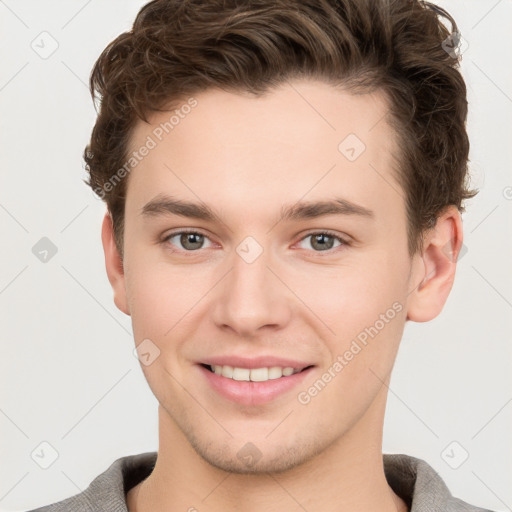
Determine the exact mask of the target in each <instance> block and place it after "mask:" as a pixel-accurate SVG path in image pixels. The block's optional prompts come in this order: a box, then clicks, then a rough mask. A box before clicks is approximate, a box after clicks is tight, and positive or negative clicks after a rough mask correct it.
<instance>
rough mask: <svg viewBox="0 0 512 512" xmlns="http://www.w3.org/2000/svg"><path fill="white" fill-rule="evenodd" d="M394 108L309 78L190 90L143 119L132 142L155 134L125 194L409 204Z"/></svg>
mask: <svg viewBox="0 0 512 512" xmlns="http://www.w3.org/2000/svg"><path fill="white" fill-rule="evenodd" d="M387 114H388V104H387V101H386V98H385V96H384V95H383V94H382V93H378V92H377V93H372V94H360V95H353V94H351V93H349V92H347V91H343V90H341V89H337V88H334V87H333V86H330V85H328V84H325V83H323V82H317V81H306V80H302V81H294V82H287V83H285V84H283V85H282V86H280V87H278V88H275V89H272V90H270V91H268V92H267V93H266V94H265V95H263V96H261V97H255V96H253V95H250V94H249V93H240V92H237V93H232V92H227V91H222V90H217V89H211V90H208V91H205V92H202V93H200V94H197V95H195V96H194V97H193V98H184V99H183V101H182V102H181V103H180V102H177V103H175V104H174V105H173V107H172V109H171V110H169V111H165V112H158V113H153V114H152V115H151V116H150V117H149V121H150V124H147V123H143V122H139V123H138V124H137V125H136V127H135V129H134V131H133V134H132V138H131V147H130V149H131V150H137V149H138V148H141V147H142V146H144V145H147V143H148V141H149V140H151V143H150V145H151V146H152V149H151V150H150V151H148V152H146V153H147V155H146V156H145V157H144V158H143V159H141V161H140V163H138V164H137V166H136V168H134V169H133V171H132V172H131V173H130V177H129V183H130V186H129V187H128V199H127V202H129V201H130V202H132V203H133V205H135V206H137V207H138V208H141V207H142V206H143V204H145V203H146V202H147V201H149V200H151V199H152V198H153V197H154V196H155V195H157V194H159V193H162V192H170V193H173V195H177V196H180V197H184V198H186V199H196V200H197V199H201V200H203V201H204V202H206V203H208V201H207V198H208V197H215V198H216V199H217V201H218V202H220V203H222V204H223V206H225V207H226V208H228V207H229V205H232V206H233V207H234V208H235V207H242V206H244V205H245V206H248V201H249V202H250V203H252V206H253V207H256V206H258V205H259V206H260V207H261V206H263V205H265V206H266V207H267V208H270V207H271V206H272V205H275V206H276V208H277V207H278V205H279V204H282V203H290V202H293V201H296V200H299V199H301V198H305V199H308V200H314V199H320V198H321V199H325V197H326V194H327V195H329V194H330V193H331V192H332V191H333V189H336V192H339V193H343V196H344V197H346V198H347V199H349V200H353V201H354V202H357V203H360V204H365V203H366V204H368V205H370V204H371V203H373V204H372V206H371V208H372V209H378V207H379V204H378V203H380V207H381V208H385V207H386V204H385V203H386V202H387V203H395V207H396V206H403V205H397V204H396V203H397V200H398V202H400V201H401V202H403V192H402V190H401V187H400V185H399V184H398V183H397V182H396V181H395V174H396V173H395V168H396V161H395V158H396V157H397V144H396V135H395V133H394V131H393V129H392V128H391V127H390V126H389V125H388V123H387V121H386V118H387ZM337 195H339V194H337ZM306 196H307V197H306ZM387 206H388V207H389V206H390V204H388V205H387ZM253 210H254V208H253ZM253 213H254V212H253Z"/></svg>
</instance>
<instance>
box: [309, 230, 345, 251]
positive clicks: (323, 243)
mask: <svg viewBox="0 0 512 512" xmlns="http://www.w3.org/2000/svg"><path fill="white" fill-rule="evenodd" d="M307 239H311V242H310V244H309V245H310V247H312V248H313V250H314V251H315V252H324V251H329V250H331V249H332V248H333V246H334V244H335V242H339V245H338V246H336V247H341V246H344V245H349V243H348V242H347V241H346V240H344V239H343V238H341V237H340V236H338V235H335V234H334V233H331V232H329V231H318V232H316V233H309V234H308V235H306V236H305V237H304V238H302V239H301V241H300V242H299V243H302V242H304V241H305V240H307ZM310 247H306V249H309V248H310ZM336 247H335V248H336Z"/></svg>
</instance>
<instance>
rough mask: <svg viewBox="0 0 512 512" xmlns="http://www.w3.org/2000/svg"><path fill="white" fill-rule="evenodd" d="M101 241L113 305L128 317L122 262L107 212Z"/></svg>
mask: <svg viewBox="0 0 512 512" xmlns="http://www.w3.org/2000/svg"><path fill="white" fill-rule="evenodd" d="M101 241H102V243H103V251H104V253H105V268H106V271H107V276H108V280H109V281H110V285H111V286H112V290H113V292H114V303H115V305H116V306H117V308H118V309H119V310H121V311H122V312H123V313H125V314H126V315H129V314H130V310H129V308H128V301H127V298H126V286H125V274H124V268H123V261H122V258H121V256H120V254H119V251H118V249H117V246H116V243H115V238H114V229H113V224H112V217H111V216H110V212H108V211H107V213H106V214H105V217H104V218H103V224H102V228H101Z"/></svg>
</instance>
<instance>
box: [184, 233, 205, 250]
mask: <svg viewBox="0 0 512 512" xmlns="http://www.w3.org/2000/svg"><path fill="white" fill-rule="evenodd" d="M180 242H181V244H182V245H183V247H185V248H186V249H192V250H194V249H199V248H200V247H201V245H202V243H203V235H201V234H199V233H183V234H182V235H181V240H180ZM190 244H191V245H192V246H190Z"/></svg>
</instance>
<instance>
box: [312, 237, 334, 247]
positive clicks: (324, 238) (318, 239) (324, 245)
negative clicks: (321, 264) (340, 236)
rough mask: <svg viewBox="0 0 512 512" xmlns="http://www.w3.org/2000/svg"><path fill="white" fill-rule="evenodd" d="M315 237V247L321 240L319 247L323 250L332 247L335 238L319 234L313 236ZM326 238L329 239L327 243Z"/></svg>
mask: <svg viewBox="0 0 512 512" xmlns="http://www.w3.org/2000/svg"><path fill="white" fill-rule="evenodd" d="M313 239H314V243H313V247H315V244H316V243H318V242H319V243H320V245H318V246H317V248H320V250H321V251H325V250H327V249H331V248H332V243H333V238H332V237H331V236H330V235H325V234H319V235H315V236H314V237H313ZM326 239H327V240H328V242H327V243H326ZM329 241H330V243H329Z"/></svg>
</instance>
